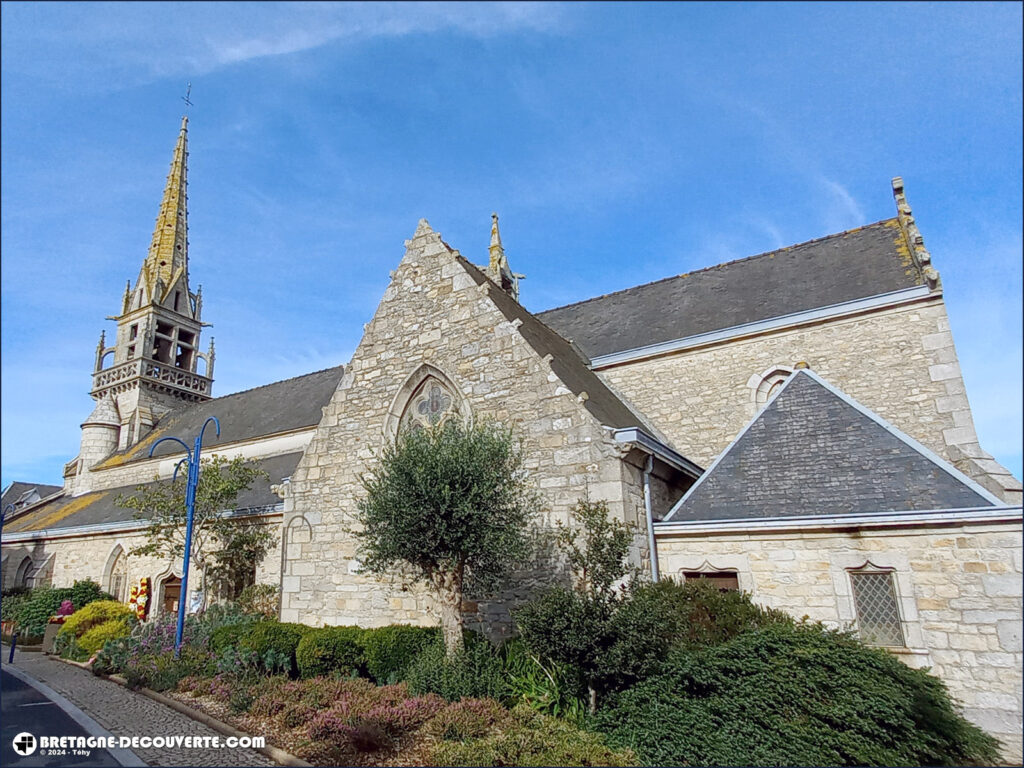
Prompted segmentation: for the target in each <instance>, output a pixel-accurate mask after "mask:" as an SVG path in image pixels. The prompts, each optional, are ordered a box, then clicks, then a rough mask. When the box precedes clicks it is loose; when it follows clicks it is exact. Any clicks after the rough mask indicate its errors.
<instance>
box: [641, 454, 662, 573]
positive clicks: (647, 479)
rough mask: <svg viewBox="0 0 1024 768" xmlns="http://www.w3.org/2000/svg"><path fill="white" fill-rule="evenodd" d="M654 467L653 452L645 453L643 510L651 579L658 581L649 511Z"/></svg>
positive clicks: (656, 559)
mask: <svg viewBox="0 0 1024 768" xmlns="http://www.w3.org/2000/svg"><path fill="white" fill-rule="evenodd" d="M653 469H654V454H652V453H649V454H647V463H646V464H645V465H644V512H645V513H646V514H647V547H648V549H649V551H650V557H651V580H652V581H655V582H656V581H658V578H659V573H658V545H657V543H656V542H655V540H654V513H653V512H652V511H651V471H652V470H653Z"/></svg>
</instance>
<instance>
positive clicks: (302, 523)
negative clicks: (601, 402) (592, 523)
mask: <svg viewBox="0 0 1024 768" xmlns="http://www.w3.org/2000/svg"><path fill="white" fill-rule="evenodd" d="M406 245H407V247H408V249H407V251H406V254H405V257H404V258H403V259H402V261H401V263H400V264H399V266H398V268H397V270H396V271H395V272H394V273H393V276H392V281H391V284H390V286H389V287H388V289H387V291H386V292H385V294H384V297H383V299H382V300H381V302H380V305H379V307H378V309H377V312H376V314H375V315H374V318H373V320H372V321H371V322H370V323H369V324H368V325H367V326H366V329H365V333H364V336H363V339H362V341H361V342H360V344H359V347H358V348H357V350H356V352H355V354H354V356H353V358H352V361H351V362H350V363H349V364H348V365H347V366H346V369H345V375H344V377H343V379H342V381H341V383H340V385H339V387H338V390H337V392H336V393H335V395H334V397H333V399H332V400H331V402H330V404H329V405H327V406H326V408H325V409H324V417H323V420H322V421H321V424H320V426H319V428H318V429H317V432H316V434H315V436H314V437H313V440H312V441H311V443H310V445H309V447H308V448H307V450H306V453H305V455H304V457H303V459H302V460H301V461H300V462H299V466H298V468H297V469H296V471H295V473H294V474H293V475H292V480H291V483H290V485H289V496H288V497H286V502H285V504H286V506H285V515H286V536H287V563H286V566H285V573H284V577H283V606H282V608H283V610H282V619H283V620H285V621H301V622H303V623H307V624H317V625H320V624H359V625H361V626H377V625H384V624H389V623H393V622H397V623H408V624H434V623H436V621H437V620H436V618H435V617H434V614H433V608H432V602H431V599H430V598H429V596H428V595H427V594H425V592H424V591H423V590H422V589H418V588H409V589H403V588H402V585H401V582H400V581H398V580H395V581H389V580H387V579H385V580H377V579H375V578H373V577H372V576H367V575H360V574H359V572H358V571H359V562H358V560H357V559H356V541H355V539H354V536H353V534H352V528H353V527H354V524H355V521H354V513H355V511H356V503H357V500H358V499H359V498H360V497H361V495H362V493H363V489H362V486H361V484H360V480H359V478H360V475H361V474H362V473H364V472H367V471H370V470H372V468H373V467H374V463H375V459H374V457H375V455H377V454H378V453H379V452H380V451H381V449H382V448H383V447H384V445H385V443H386V441H388V440H391V439H392V435H393V434H394V432H393V428H394V424H395V422H396V421H397V419H398V418H399V417H400V416H401V414H402V411H403V409H404V407H405V403H404V402H403V401H402V397H403V396H404V395H403V392H406V390H407V389H408V387H404V386H403V385H405V384H406V382H407V381H408V380H409V379H410V377H411V376H415V375H417V373H416V372H417V371H422V370H424V369H423V368H422V366H424V365H425V364H427V365H430V366H433V367H432V368H430V369H429V370H431V371H433V372H434V373H435V374H436V375H437V376H439V377H442V378H443V379H444V380H445V381H446V382H447V383H449V384H450V386H451V388H452V389H453V390H454V392H455V393H457V396H458V397H461V398H463V399H464V403H463V406H464V407H463V408H459V409H458V410H460V412H463V413H465V412H469V413H471V414H472V417H473V418H474V419H494V420H496V421H499V422H502V423H505V424H508V425H511V426H512V427H513V428H514V430H515V432H516V435H517V437H518V438H519V439H520V440H521V443H522V449H523V453H524V456H525V468H526V471H527V472H528V473H529V476H530V477H531V478H532V480H533V481H534V482H535V483H536V487H537V489H538V491H539V493H540V494H541V495H542V499H543V508H542V510H541V511H540V513H539V515H538V519H537V522H538V524H539V525H541V526H542V527H549V526H551V525H553V523H554V522H555V521H567V520H568V513H569V510H570V508H571V507H572V505H573V504H574V503H575V502H576V501H577V500H578V499H580V498H581V497H582V498H587V499H590V500H598V499H603V500H606V501H608V502H609V504H610V507H611V509H612V512H613V514H614V515H616V516H617V517H619V518H624V519H629V520H633V521H635V520H638V519H639V520H643V505H642V502H641V503H639V504H638V501H637V499H638V498H639V494H638V493H637V492H636V490H635V488H632V487H633V486H635V485H636V483H637V480H636V475H635V473H633V472H631V471H628V470H626V469H624V467H623V464H624V462H623V461H622V460H621V458H620V457H621V456H622V454H623V451H622V449H621V448H620V447H619V446H618V445H617V444H615V442H614V441H613V440H611V439H610V432H609V431H608V430H607V429H605V428H603V427H602V426H601V424H600V423H599V422H598V421H597V420H596V419H595V418H594V417H593V416H592V415H591V414H590V413H589V412H588V411H587V410H586V409H585V407H584V406H583V404H582V402H581V401H580V400H579V399H577V397H576V396H575V395H574V394H573V392H572V391H571V390H570V389H569V388H568V387H566V386H565V385H564V384H563V383H562V382H561V381H560V380H559V378H558V376H556V375H555V373H554V372H553V371H552V369H551V365H550V362H549V360H548V359H546V358H545V357H541V356H540V355H539V354H538V353H537V352H536V351H535V350H534V349H533V347H531V346H530V344H529V343H528V342H527V341H526V340H525V339H524V338H523V336H522V335H521V334H520V333H519V330H518V328H519V322H520V321H519V320H518V319H516V320H514V321H513V322H509V321H508V320H507V319H506V317H505V316H504V315H503V314H502V313H501V312H500V311H498V309H497V307H496V306H495V304H494V302H493V301H492V300H491V299H490V298H489V296H488V290H497V289H495V288H494V286H491V285H485V286H478V285H477V283H476V282H475V281H474V280H473V278H472V277H471V276H470V274H469V273H468V272H467V269H466V267H464V266H463V265H462V264H461V263H460V262H459V261H458V260H457V259H456V254H455V252H452V251H451V250H450V249H449V248H448V246H447V245H445V244H444V243H443V242H442V241H441V239H440V237H439V236H438V235H437V234H436V233H434V232H433V231H432V230H430V229H429V226H428V225H426V222H425V221H424V222H421V224H420V227H419V229H417V232H416V235H415V236H414V238H413V240H412V241H409V242H407V244H406ZM637 557H640V555H639V553H637ZM545 576H550V571H543V570H542V572H541V573H538V572H535V571H533V570H531V569H527V570H525V571H524V572H522V573H520V574H518V576H517V577H516V579H515V580H514V585H513V587H512V588H511V589H510V590H509V592H508V593H507V594H505V595H503V596H501V597H500V598H499V599H496V600H491V601H485V600H475V601H473V602H472V603H471V604H470V605H468V606H467V608H468V610H469V613H470V616H469V619H470V621H471V622H472V621H473V620H474V618H475V620H476V621H479V622H482V623H483V624H485V625H486V626H487V629H488V631H489V632H490V633H491V634H496V635H500V634H501V633H503V632H506V631H507V630H508V613H507V610H508V606H509V605H510V604H511V603H514V602H515V601H518V600H521V599H523V598H524V597H526V596H527V595H528V594H529V593H531V592H532V591H533V590H534V589H535V587H536V586H537V583H538V580H539V579H541V578H544V577H545ZM474 611H475V614H474Z"/></svg>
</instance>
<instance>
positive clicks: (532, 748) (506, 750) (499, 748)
mask: <svg viewBox="0 0 1024 768" xmlns="http://www.w3.org/2000/svg"><path fill="white" fill-rule="evenodd" d="M512 720H513V721H512V723H511V725H508V726H506V727H505V728H504V729H502V730H501V731H499V732H498V733H496V734H494V735H489V736H485V737H484V738H479V739H471V740H469V741H462V742H456V741H441V742H440V743H439V744H438V745H437V746H436V747H434V749H433V750H432V754H431V755H430V762H429V765H508V766H511V765H518V766H547V765H565V766H570V765H588V766H589V765H592V766H605V765H621V766H629V765H638V763H637V760H636V755H635V754H634V753H633V751H632V750H629V749H620V750H614V749H611V748H610V747H608V746H607V745H606V744H605V742H604V738H603V737H602V736H601V735H600V734H597V733H591V732H589V731H584V730H581V729H579V728H577V727H576V726H574V725H572V724H571V723H569V722H566V721H565V720H560V719H559V718H556V717H549V716H547V715H541V714H539V713H537V712H534V711H533V710H532V709H530V708H529V707H527V706H525V705H521V706H518V707H516V708H515V709H514V710H512Z"/></svg>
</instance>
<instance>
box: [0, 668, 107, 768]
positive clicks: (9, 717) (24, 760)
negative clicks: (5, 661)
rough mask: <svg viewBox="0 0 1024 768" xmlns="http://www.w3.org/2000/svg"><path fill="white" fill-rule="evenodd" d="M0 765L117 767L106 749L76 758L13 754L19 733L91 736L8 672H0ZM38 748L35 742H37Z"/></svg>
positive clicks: (14, 767)
mask: <svg viewBox="0 0 1024 768" xmlns="http://www.w3.org/2000/svg"><path fill="white" fill-rule="evenodd" d="M0 715H2V717H3V725H2V726H0V740H2V741H3V744H2V745H0V765H4V766H11V768H22V766H24V767H25V768H28V766H41V765H59V766H69V768H77V767H78V766H90V767H91V766H115V765H120V764H119V763H118V762H117V760H115V759H114V756H113V755H111V754H110V753H109V752H108V751H107V750H105V749H92V750H84V751H88V752H89V755H88V756H86V755H81V754H79V755H76V754H74V750H70V749H68V750H63V752H64V754H59V755H44V754H42V751H41V750H39V749H38V748H37V749H36V750H35V751H34V752H33V753H32V754H31V755H26V756H24V757H23V756H21V755H20V754H18V753H17V752H16V751H15V750H14V746H13V741H14V738H15V736H17V735H18V734H20V733H31V734H33V735H34V736H36V737H38V736H85V737H88V736H90V735H92V734H90V733H89V732H88V731H86V730H85V728H83V727H82V726H81V725H79V724H78V723H76V722H75V721H74V720H72V719H71V717H70V716H69V715H68V714H66V713H65V712H64V711H63V710H61V709H60V707H58V706H57V705H56V704H55V703H54V702H52V701H50V699H48V698H46V697H45V696H43V694H41V693H40V692H39V691H37V690H36V689H35V688H33V687H32V686H30V685H28V684H26V683H23V682H22V681H21V680H18V679H17V678H16V677H15V676H14V675H12V674H10V673H8V672H7V670H2V671H0ZM37 746H38V742H37Z"/></svg>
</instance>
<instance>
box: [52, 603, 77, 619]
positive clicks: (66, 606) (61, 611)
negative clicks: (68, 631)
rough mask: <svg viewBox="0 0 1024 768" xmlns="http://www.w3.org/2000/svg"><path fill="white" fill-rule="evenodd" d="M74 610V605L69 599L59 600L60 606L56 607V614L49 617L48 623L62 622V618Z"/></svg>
mask: <svg viewBox="0 0 1024 768" xmlns="http://www.w3.org/2000/svg"><path fill="white" fill-rule="evenodd" d="M74 612H75V606H74V604H73V603H72V602H71V601H70V600H63V601H61V604H60V608H58V609H57V615H56V616H51V617H50V622H49V623H50V624H63V623H64V620H65V619H66V618H67V617H68V616H70V615H71V614H72V613H74Z"/></svg>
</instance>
